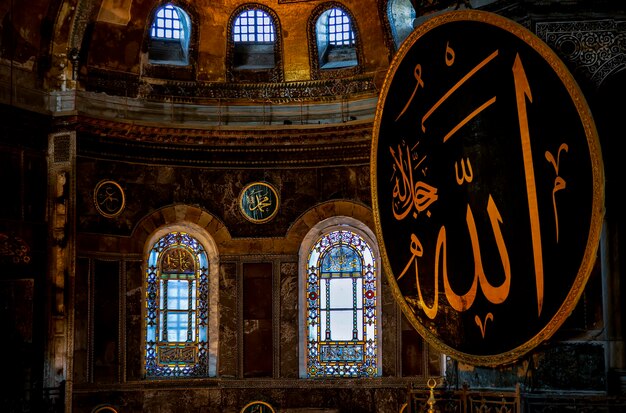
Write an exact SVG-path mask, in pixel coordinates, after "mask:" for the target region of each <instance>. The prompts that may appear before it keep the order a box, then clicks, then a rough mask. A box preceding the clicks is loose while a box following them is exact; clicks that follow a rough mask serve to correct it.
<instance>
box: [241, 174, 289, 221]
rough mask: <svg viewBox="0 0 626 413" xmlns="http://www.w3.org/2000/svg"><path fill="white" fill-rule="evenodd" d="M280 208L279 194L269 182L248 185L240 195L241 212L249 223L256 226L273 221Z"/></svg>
mask: <svg viewBox="0 0 626 413" xmlns="http://www.w3.org/2000/svg"><path fill="white" fill-rule="evenodd" d="M279 206H280V198H279V196H278V192H277V191H276V189H275V188H274V187H273V186H272V185H270V184H268V183H267V182H253V183H251V184H248V185H246V186H245V187H244V188H243V189H242V190H241V193H240V194H239V210H240V211H241V213H242V214H243V216H244V217H245V218H246V219H247V220H248V221H250V222H253V223H255V224H261V223H264V222H268V221H270V220H271V219H273V218H274V216H275V215H276V213H277V212H278V207H279Z"/></svg>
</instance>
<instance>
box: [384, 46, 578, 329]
mask: <svg viewBox="0 0 626 413" xmlns="http://www.w3.org/2000/svg"><path fill="white" fill-rule="evenodd" d="M498 56H499V52H498V50H495V51H494V52H492V53H491V54H489V55H488V56H487V57H486V58H484V59H483V60H482V61H480V62H479V63H478V64H477V65H476V66H474V67H473V68H472V69H470V70H469V71H468V72H467V73H466V74H465V75H464V76H463V77H461V79H460V80H459V81H457V82H456V83H455V84H454V85H453V86H452V87H451V88H450V89H449V90H448V91H447V92H445V93H444V94H443V96H441V98H440V99H439V100H437V101H436V103H435V104H434V105H433V106H432V107H430V108H429V109H428V110H427V111H426V112H425V114H424V115H423V116H422V118H421V131H422V133H426V122H427V120H428V119H429V117H430V116H431V115H432V114H433V113H434V112H435V111H437V110H438V109H439V108H440V107H441V106H442V104H443V103H444V102H445V101H446V100H447V99H448V98H449V97H450V96H451V95H453V94H454V93H455V92H457V91H459V90H461V89H462V87H463V85H464V84H465V83H466V82H467V81H468V80H469V79H470V78H472V77H473V76H474V75H475V74H476V73H477V72H479V71H480V70H481V69H483V68H485V67H487V66H488V65H489V63H491V62H493V61H495V60H496V59H497V58H498ZM444 58H445V63H446V65H447V66H452V65H453V64H454V60H455V52H454V50H453V48H452V47H451V46H450V45H449V43H447V44H446V48H445V53H444ZM424 72H425V70H424V68H423V67H422V65H421V64H416V65H415V67H414V70H413V76H414V78H415V88H414V89H413V92H412V94H411V96H410V98H409V99H408V101H407V102H406V104H405V105H404V107H403V108H402V110H401V111H400V113H399V114H398V115H397V117H396V118H395V121H398V120H399V119H400V118H401V117H402V116H403V115H405V114H406V112H407V110H408V108H409V107H410V106H411V103H412V102H413V101H414V100H415V99H416V98H418V96H419V94H418V92H419V89H426V87H427V82H426V81H425V80H424V77H423V76H422V75H423V73H424ZM512 77H513V85H514V87H515V103H516V106H517V118H518V120H519V134H520V138H521V147H522V158H523V159H522V160H523V166H524V179H525V182H526V195H527V199H528V210H529V223H530V230H531V240H532V251H533V264H534V266H533V268H534V274H535V288H536V296H537V315H538V316H539V315H541V311H542V307H543V295H544V280H543V277H544V273H543V271H544V269H543V250H542V245H541V226H540V220H539V212H538V202H537V189H536V183H535V172H534V165H533V158H532V153H531V136H530V131H529V125H528V116H527V106H526V105H527V104H532V94H531V88H530V84H529V82H528V79H527V78H526V73H525V71H524V67H523V65H522V60H521V58H520V56H519V54H517V55H516V57H515V61H514V63H513V65H512ZM494 103H496V96H493V97H491V98H489V99H487V100H486V101H484V102H482V103H480V104H478V105H477V107H476V108H475V109H473V110H470V111H469V114H467V115H466V116H465V117H464V118H463V119H462V120H461V121H460V122H458V123H457V124H456V125H454V126H453V127H452V128H451V129H450V130H449V131H447V132H446V133H445V134H444V135H443V137H442V138H441V141H442V143H445V142H446V141H448V139H450V138H452V137H453V136H455V134H456V133H457V132H458V131H459V130H460V129H461V128H462V127H463V126H464V125H466V124H467V123H468V122H469V121H470V120H472V119H473V118H475V117H476V116H477V115H478V114H480V113H481V112H483V111H485V110H486V109H487V108H489V107H490V106H491V105H493V104H494ZM418 145H419V142H418V143H416V144H415V145H413V146H411V147H409V144H408V143H406V142H405V140H404V139H403V141H402V144H401V145H397V147H391V146H390V147H389V152H390V154H391V158H392V161H393V166H392V184H393V185H392V207H391V209H392V212H393V217H394V218H395V219H396V220H398V221H401V220H404V219H406V218H407V217H411V218H413V219H418V218H420V216H421V214H423V213H425V214H426V216H427V217H430V215H431V214H430V211H429V208H430V207H431V206H432V205H433V204H434V203H435V202H437V200H438V193H437V188H435V187H433V186H431V185H429V184H428V183H426V182H424V179H425V177H426V176H427V168H426V167H425V166H423V163H424V161H425V160H426V156H424V155H422V156H420V155H415V154H414V155H412V153H413V151H414V150H415V149H416V148H417V146H418ZM567 150H568V146H567V145H566V144H562V145H561V146H560V148H559V150H558V152H557V156H556V159H555V157H554V156H553V155H552V154H551V153H550V152H548V151H546V153H545V156H546V159H547V160H548V162H550V163H551V164H552V165H553V167H554V170H555V172H556V178H555V182H554V189H553V199H552V201H553V206H554V214H555V217H557V216H558V213H557V206H556V200H555V198H554V194H555V193H556V192H557V191H559V190H561V189H564V188H565V187H566V185H565V181H564V179H563V178H561V177H560V176H559V175H558V173H559V155H560V154H561V152H562V151H565V152H567ZM454 166H455V176H456V183H457V185H459V186H461V185H470V184H471V183H472V181H473V170H472V165H471V162H470V159H469V158H466V159H462V160H461V161H460V171H459V162H455V164H454ZM418 174H419V178H418ZM411 212H412V213H411ZM486 213H487V215H488V217H489V222H490V226H491V230H492V232H493V236H494V239H495V245H496V247H497V250H498V255H499V257H500V264H501V266H502V271H503V274H504V277H503V281H502V282H501V283H500V284H499V285H494V284H493V283H492V282H490V281H489V278H488V277H487V274H485V271H484V268H483V264H482V254H481V246H480V243H479V237H478V230H477V227H476V223H475V220H474V212H473V211H472V208H471V206H470V204H469V203H468V204H467V208H466V213H465V223H466V225H467V231H468V233H469V238H470V243H471V250H472V256H473V261H474V269H473V281H472V283H471V285H470V287H469V289H468V290H467V291H464V292H458V291H455V289H454V288H453V285H452V283H451V282H450V274H449V272H448V265H447V264H448V258H447V236H446V227H445V225H441V227H440V229H439V231H438V236H437V242H436V248H435V263H434V274H432V276H433V277H434V283H433V285H434V291H433V292H432V294H433V298H432V303H431V304H430V305H429V304H427V303H426V300H425V299H424V291H422V283H421V282H420V276H422V277H423V276H424V275H423V274H422V275H421V274H420V273H419V263H418V262H419V261H420V259H421V258H422V257H423V255H424V249H423V246H422V243H421V242H420V239H419V238H418V236H417V235H416V234H415V233H411V236H410V245H409V250H410V253H411V254H410V258H409V260H408V262H407V263H406V265H405V266H404V269H403V270H402V272H401V273H400V274H399V275H398V276H397V280H400V279H401V278H403V277H404V276H405V275H406V274H407V273H409V272H410V271H411V272H413V273H414V274H415V283H416V287H417V288H416V289H417V295H418V307H419V308H421V309H422V310H423V311H424V313H425V314H426V316H427V317H428V318H430V319H434V318H435V317H436V316H437V313H438V310H439V288H440V287H439V279H440V271H441V279H442V282H443V289H444V293H445V297H446V299H447V301H448V303H449V304H450V306H451V307H452V308H453V309H454V310H456V311H457V312H464V311H468V310H470V309H471V307H472V305H473V303H474V300H475V298H476V296H477V293H478V289H479V288H480V290H481V291H482V293H483V295H484V297H485V298H486V299H487V300H488V301H489V302H490V303H492V304H501V303H503V302H505V301H506V299H507V298H508V296H509V293H510V289H511V277H512V275H511V263H510V259H509V253H508V250H507V246H506V242H505V238H504V235H503V233H502V230H501V227H502V226H503V225H504V222H503V218H502V216H501V214H500V211H499V209H498V206H497V205H496V201H494V199H493V198H492V196H491V195H489V199H488V203H487V207H486ZM556 227H557V231H556V234H557V242H558V218H557V219H556ZM461 276H463V274H461ZM429 301H431V300H429ZM482 320H484V322H483V321H482ZM474 321H475V323H476V325H477V326H478V328H479V329H480V331H481V334H482V337H483V338H484V337H485V334H486V322H487V321H491V322H494V316H493V314H492V313H491V312H488V313H487V314H486V315H485V316H484V317H483V318H482V319H481V317H479V316H478V315H475V317H474Z"/></svg>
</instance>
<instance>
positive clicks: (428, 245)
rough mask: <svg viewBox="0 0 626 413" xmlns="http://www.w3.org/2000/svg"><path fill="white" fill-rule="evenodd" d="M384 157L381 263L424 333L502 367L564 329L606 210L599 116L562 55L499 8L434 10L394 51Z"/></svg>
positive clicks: (378, 152)
mask: <svg viewBox="0 0 626 413" xmlns="http://www.w3.org/2000/svg"><path fill="white" fill-rule="evenodd" d="M371 156H372V168H371V181H372V199H373V209H374V220H375V226H376V231H377V237H378V240H379V242H380V245H381V256H382V260H383V266H384V268H385V270H386V271H385V272H386V274H387V276H388V279H389V284H390V285H391V288H392V291H393V294H394V296H395V298H396V300H397V301H398V302H399V303H400V306H401V308H402V310H403V312H404V313H405V315H406V316H407V318H408V319H409V320H410V322H411V323H412V324H413V326H414V327H415V328H416V329H417V330H418V332H419V333H420V334H421V335H422V336H423V337H424V338H425V339H426V340H427V341H429V342H430V343H431V344H433V345H434V346H435V347H436V348H438V349H439V350H440V351H443V352H444V353H446V354H448V355H450V356H452V357H454V358H456V359H458V360H461V361H463V362H467V363H470V364H475V365H491V366H494V365H499V364H505V363H509V362H512V361H515V360H517V359H518V358H519V357H521V356H522V355H524V354H525V353H527V352H528V351H530V350H531V349H533V348H534V347H536V346H537V345H538V344H539V343H541V342H542V341H544V340H546V339H548V338H549V337H551V336H552V334H553V333H554V332H555V331H556V330H557V329H558V328H559V327H560V326H561V325H562V323H563V322H564V321H565V319H566V318H567V316H568V315H569V313H570V312H571V311H572V310H573V308H574V306H575V305H576V303H577V301H578V299H579V298H580V295H581V294H582V291H583V289H584V286H585V284H586V282H587V279H588V278H589V275H590V273H591V271H592V269H593V266H594V262H595V259H596V253H597V249H598V245H599V239H600V231H601V224H602V219H603V213H604V209H603V208H604V175H603V165H602V159H601V154H600V146H599V140H598V136H597V132H596V129H595V125H594V122H593V118H592V116H591V113H590V111H589V108H588V106H587V103H586V101H585V98H584V96H583V95H582V92H581V91H580V89H579V87H578V85H577V84H576V82H575V80H574V79H573V77H572V75H571V74H570V73H569V71H568V70H567V68H566V67H565V65H564V64H563V62H562V61H561V60H560V59H559V58H558V57H557V56H556V54H555V53H554V52H553V51H552V50H551V49H550V48H549V47H548V46H547V45H546V44H545V43H543V42H542V41H541V40H540V39H539V38H538V37H536V36H535V35H534V34H533V33H531V32H530V31H528V30H527V29H525V28H524V27H522V26H521V25H519V24H517V23H516V22H513V21H511V20H508V19H506V18H503V17H500V16H498V15H496V14H492V13H489V12H485V11H477V10H461V11H452V12H448V13H444V14H440V15H438V16H435V17H433V18H431V19H429V20H427V21H425V22H424V23H423V24H422V25H421V26H418V27H417V28H416V29H415V30H414V31H413V32H412V33H411V35H410V36H409V37H408V38H407V39H406V40H405V42H404V43H403V44H402V45H401V47H400V49H399V50H398V53H397V54H396V56H395V57H394V60H393V61H392V63H391V67H390V69H389V71H388V73H387V76H386V78H385V82H384V85H383V88H382V91H381V95H380V99H379V102H378V107H377V111H376V118H375V122H374V132H373V138H372V151H371Z"/></svg>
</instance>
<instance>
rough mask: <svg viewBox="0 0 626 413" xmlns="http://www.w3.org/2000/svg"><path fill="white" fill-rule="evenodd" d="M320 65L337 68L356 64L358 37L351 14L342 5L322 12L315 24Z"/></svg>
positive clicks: (322, 67) (325, 67)
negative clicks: (355, 33) (353, 27)
mask: <svg viewBox="0 0 626 413" xmlns="http://www.w3.org/2000/svg"><path fill="white" fill-rule="evenodd" d="M315 33H316V39H317V51H318V60H319V67H320V68H321V69H337V68H343V67H350V66H356V65H357V64H358V61H357V55H356V47H355V45H356V37H355V35H354V30H353V29H352V20H351V18H350V16H349V15H348V14H347V13H346V12H345V11H344V10H343V9H341V8H340V7H333V8H331V9H328V10H326V11H325V12H324V13H322V14H321V15H320V16H319V18H318V19H317V23H316V24H315Z"/></svg>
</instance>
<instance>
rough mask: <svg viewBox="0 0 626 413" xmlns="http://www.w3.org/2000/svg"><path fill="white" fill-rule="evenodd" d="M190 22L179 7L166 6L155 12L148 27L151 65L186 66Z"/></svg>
mask: <svg viewBox="0 0 626 413" xmlns="http://www.w3.org/2000/svg"><path fill="white" fill-rule="evenodd" d="M190 37H191V21H190V19H189V15H188V14H187V13H186V12H185V11H184V10H183V9H181V8H180V7H178V6H174V5H173V4H166V5H164V6H162V7H160V8H159V9H157V10H156V12H155V14H154V17H153V19H152V26H151V27H150V43H149V46H148V57H149V59H150V61H151V62H152V63H162V64H174V65H181V64H187V62H188V57H189V39H190Z"/></svg>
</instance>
